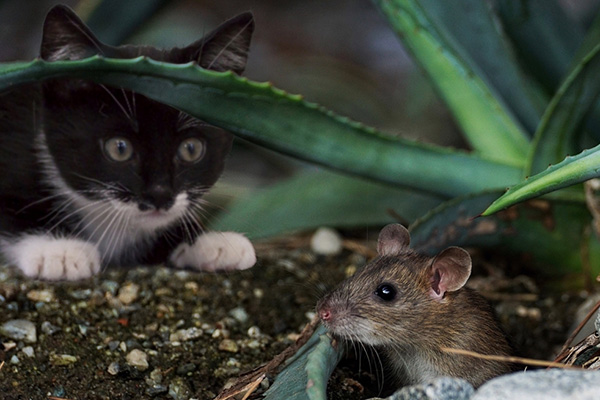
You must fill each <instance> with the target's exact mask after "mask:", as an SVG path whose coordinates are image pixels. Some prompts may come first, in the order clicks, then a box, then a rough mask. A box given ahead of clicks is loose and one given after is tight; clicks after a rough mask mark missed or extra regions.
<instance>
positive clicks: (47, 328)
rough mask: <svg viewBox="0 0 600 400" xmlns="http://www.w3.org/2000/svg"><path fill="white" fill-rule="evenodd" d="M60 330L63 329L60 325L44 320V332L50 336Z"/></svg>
mask: <svg viewBox="0 0 600 400" xmlns="http://www.w3.org/2000/svg"><path fill="white" fill-rule="evenodd" d="M60 330H61V329H60V328H59V327H58V326H56V325H52V324H51V323H50V322H48V321H44V322H42V332H44V333H45V334H46V335H48V336H51V335H54V334H55V333H56V332H59V331H60Z"/></svg>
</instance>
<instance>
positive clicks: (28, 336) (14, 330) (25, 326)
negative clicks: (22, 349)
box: [0, 319, 37, 343]
mask: <svg viewBox="0 0 600 400" xmlns="http://www.w3.org/2000/svg"><path fill="white" fill-rule="evenodd" d="M0 335H2V336H6V337H8V338H10V339H13V340H22V341H24V342H25V343H35V342H37V332H36V329H35V324H34V323H33V322H31V321H27V320H26V319H13V320H10V321H6V322H5V323H3V324H2V325H0Z"/></svg>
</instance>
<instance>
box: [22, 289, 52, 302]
mask: <svg viewBox="0 0 600 400" xmlns="http://www.w3.org/2000/svg"><path fill="white" fill-rule="evenodd" d="M27 298H28V299H29V300H31V301H41V302H44V303H50V302H52V301H53V300H54V292H53V291H52V290H49V289H45V290H30V291H29V292H27Z"/></svg>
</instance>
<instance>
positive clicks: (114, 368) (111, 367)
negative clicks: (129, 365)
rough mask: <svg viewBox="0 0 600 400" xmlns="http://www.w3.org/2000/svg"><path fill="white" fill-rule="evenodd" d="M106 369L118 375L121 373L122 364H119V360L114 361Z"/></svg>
mask: <svg viewBox="0 0 600 400" xmlns="http://www.w3.org/2000/svg"><path fill="white" fill-rule="evenodd" d="M106 370H107V371H108V373H109V374H111V375H117V374H118V373H119V371H120V370H121V366H120V365H119V363H118V362H116V361H113V362H111V363H110V364H109V365H108V368H107V369H106Z"/></svg>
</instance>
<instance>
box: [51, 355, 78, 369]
mask: <svg viewBox="0 0 600 400" xmlns="http://www.w3.org/2000/svg"><path fill="white" fill-rule="evenodd" d="M49 360H50V364H52V365H54V366H60V365H71V364H74V363H76V362H77V357H75V356H72V355H70V354H56V353H50V356H49Z"/></svg>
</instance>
